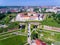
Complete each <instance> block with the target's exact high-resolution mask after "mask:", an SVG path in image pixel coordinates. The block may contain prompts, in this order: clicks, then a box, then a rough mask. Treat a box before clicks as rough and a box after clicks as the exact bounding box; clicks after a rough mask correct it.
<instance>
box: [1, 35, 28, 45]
mask: <svg viewBox="0 0 60 45" xmlns="http://www.w3.org/2000/svg"><path fill="white" fill-rule="evenodd" d="M26 40H27V37H25V36H14V37H11V38H8V39H5V40H1V41H0V45H24V44H25V43H26V42H27V41H26Z"/></svg>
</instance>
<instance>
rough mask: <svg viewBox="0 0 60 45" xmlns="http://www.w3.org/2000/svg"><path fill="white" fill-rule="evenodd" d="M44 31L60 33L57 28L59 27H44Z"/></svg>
mask: <svg viewBox="0 0 60 45" xmlns="http://www.w3.org/2000/svg"><path fill="white" fill-rule="evenodd" d="M44 29H46V30H53V31H57V32H60V28H57V27H51V26H46V25H44Z"/></svg>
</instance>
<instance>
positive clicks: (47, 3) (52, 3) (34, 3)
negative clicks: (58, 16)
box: [0, 0, 60, 6]
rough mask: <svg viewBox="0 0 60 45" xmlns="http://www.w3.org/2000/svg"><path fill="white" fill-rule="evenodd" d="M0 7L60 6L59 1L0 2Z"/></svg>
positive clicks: (20, 0) (7, 0)
mask: <svg viewBox="0 0 60 45" xmlns="http://www.w3.org/2000/svg"><path fill="white" fill-rule="evenodd" d="M0 6H60V0H0Z"/></svg>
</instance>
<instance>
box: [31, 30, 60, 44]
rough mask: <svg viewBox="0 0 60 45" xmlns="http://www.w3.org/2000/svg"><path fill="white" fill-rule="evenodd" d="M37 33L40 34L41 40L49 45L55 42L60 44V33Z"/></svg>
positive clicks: (40, 31)
mask: <svg viewBox="0 0 60 45" xmlns="http://www.w3.org/2000/svg"><path fill="white" fill-rule="evenodd" d="M37 32H38V37H39V39H41V40H42V41H44V42H46V43H47V44H48V45H51V43H53V42H54V43H55V42H60V32H55V31H49V30H37ZM32 33H34V32H32ZM41 35H43V36H41Z"/></svg>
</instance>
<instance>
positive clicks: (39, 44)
mask: <svg viewBox="0 0 60 45" xmlns="http://www.w3.org/2000/svg"><path fill="white" fill-rule="evenodd" d="M35 41H36V44H37V45H46V43H45V42H43V41H42V40H39V39H36V40H35Z"/></svg>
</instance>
